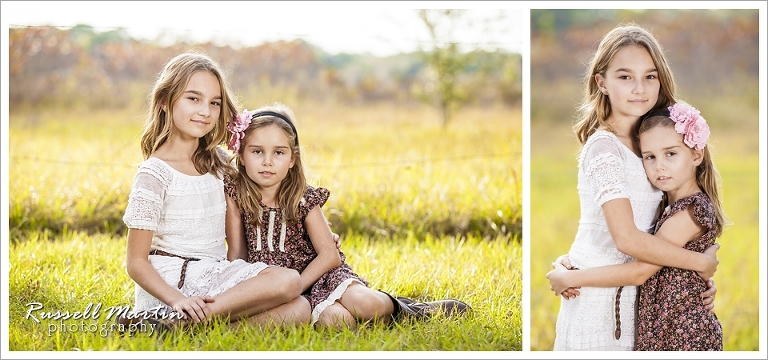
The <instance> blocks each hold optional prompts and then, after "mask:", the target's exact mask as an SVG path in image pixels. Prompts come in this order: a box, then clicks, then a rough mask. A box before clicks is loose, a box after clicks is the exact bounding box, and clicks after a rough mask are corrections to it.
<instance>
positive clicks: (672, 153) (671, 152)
mask: <svg viewBox="0 0 768 360" xmlns="http://www.w3.org/2000/svg"><path fill="white" fill-rule="evenodd" d="M675 154H677V153H676V152H674V151H670V152H668V153H667V156H675Z"/></svg>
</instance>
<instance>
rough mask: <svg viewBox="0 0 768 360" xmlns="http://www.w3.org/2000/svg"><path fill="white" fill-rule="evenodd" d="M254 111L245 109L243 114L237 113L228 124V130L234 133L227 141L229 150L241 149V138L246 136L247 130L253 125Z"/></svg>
mask: <svg viewBox="0 0 768 360" xmlns="http://www.w3.org/2000/svg"><path fill="white" fill-rule="evenodd" d="M252 117H253V113H252V112H250V111H248V109H245V110H243V113H242V114H237V115H236V116H235V118H234V119H232V121H231V122H230V123H229V124H227V130H229V132H231V133H232V137H230V139H229V142H228V143H227V145H228V147H229V150H232V151H234V152H237V151H238V150H240V140H242V139H243V138H245V130H246V129H248V126H250V125H251V119H252Z"/></svg>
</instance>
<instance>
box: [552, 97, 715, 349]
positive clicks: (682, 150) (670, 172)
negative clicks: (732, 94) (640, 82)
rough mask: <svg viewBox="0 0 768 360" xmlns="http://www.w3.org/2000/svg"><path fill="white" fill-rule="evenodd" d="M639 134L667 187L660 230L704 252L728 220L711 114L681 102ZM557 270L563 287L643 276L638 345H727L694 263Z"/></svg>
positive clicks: (646, 162)
mask: <svg viewBox="0 0 768 360" xmlns="http://www.w3.org/2000/svg"><path fill="white" fill-rule="evenodd" d="M638 134H639V135H638V137H639V146H640V151H641V154H642V160H643V167H644V169H645V172H646V174H647V177H648V179H649V180H650V181H651V183H652V184H653V185H654V186H655V187H657V188H659V189H660V190H662V191H664V197H663V199H662V202H661V204H660V206H659V209H658V211H659V212H660V213H661V216H660V218H659V219H658V221H657V222H656V225H655V227H654V231H653V232H654V234H655V235H656V236H657V237H661V238H664V239H666V240H667V241H669V242H671V243H673V244H675V245H677V246H680V247H683V248H685V249H687V250H691V251H696V252H704V251H705V250H706V249H707V248H709V247H710V246H712V245H714V244H715V239H716V238H718V237H719V236H720V235H721V234H722V231H723V226H724V224H725V223H726V222H727V220H726V219H725V215H724V213H723V209H722V205H721V202H720V198H719V196H718V187H719V185H718V182H719V175H718V172H717V170H716V169H715V166H714V164H713V162H712V157H711V155H710V152H709V148H708V147H707V146H706V145H707V139H708V137H709V134H710V131H709V126H708V125H707V123H706V120H705V119H704V118H703V117H701V116H700V113H699V111H698V110H696V109H695V108H693V107H691V106H688V105H687V104H684V103H677V104H675V105H673V106H670V107H668V108H663V109H661V110H657V111H654V112H651V113H650V114H648V115H647V116H645V117H644V118H643V119H641V123H640V126H639V130H638ZM553 271H554V270H553ZM557 273H558V274H559V276H554V277H553V278H552V279H555V281H556V282H559V284H558V285H557V286H559V287H562V286H574V287H575V286H586V285H589V286H615V285H617V284H637V285H640V284H642V285H641V286H640V291H639V304H638V306H639V308H638V326H637V340H636V350H655V351H671V350H691V351H706V350H723V330H722V327H721V324H720V322H719V321H718V319H717V316H716V315H715V314H714V313H713V312H710V311H707V310H706V309H705V308H704V307H702V306H701V298H700V296H699V294H700V293H702V292H703V291H705V290H706V289H707V285H706V283H705V281H704V280H702V279H701V278H700V277H699V276H698V275H697V273H696V272H695V271H692V270H685V269H681V268H676V267H662V266H659V265H654V264H649V263H643V262H640V261H633V262H630V263H628V264H624V265H616V266H606V267H601V268H600V267H599V268H593V269H586V270H583V271H567V270H563V269H560V270H558V271H557Z"/></svg>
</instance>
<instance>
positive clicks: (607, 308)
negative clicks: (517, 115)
mask: <svg viewBox="0 0 768 360" xmlns="http://www.w3.org/2000/svg"><path fill="white" fill-rule="evenodd" d="M585 84H586V85H587V87H586V89H585V92H584V100H583V102H582V105H581V107H580V109H579V110H580V120H579V121H578V122H577V123H576V124H575V126H574V130H575V132H576V135H577V137H578V139H579V141H580V142H581V144H582V148H581V153H580V155H579V174H578V191H579V197H580V199H581V200H580V201H581V211H582V212H581V219H580V220H579V228H578V232H577V234H576V238H575V240H574V242H573V245H572V246H571V249H570V251H569V257H570V262H571V264H573V266H574V267H576V268H579V269H587V268H592V267H597V266H604V265H613V264H622V263H626V262H629V261H631V260H632V259H633V257H634V258H637V259H639V260H642V261H646V262H651V263H655V264H659V265H664V266H675V267H680V268H685V269H690V270H694V271H696V272H697V273H698V274H699V275H700V276H701V277H702V278H705V279H708V278H710V277H711V276H712V275H713V274H714V272H715V270H716V268H717V264H718V260H717V258H716V257H715V256H714V253H715V252H716V250H717V247H716V246H715V247H712V248H711V249H709V250H707V252H705V253H704V254H702V253H699V252H695V251H690V250H685V249H682V248H680V247H678V246H675V245H674V244H671V243H668V242H666V241H664V240H663V239H659V238H656V237H654V236H653V235H651V234H648V231H649V230H651V229H652V226H653V224H654V218H655V215H656V208H657V207H658V205H659V203H660V202H661V199H662V192H661V191H660V190H659V189H656V188H655V187H653V185H652V184H651V183H650V182H649V181H648V179H647V178H646V176H645V172H644V170H643V164H642V160H641V158H640V152H639V149H638V146H637V144H636V143H635V142H634V141H633V140H634V139H633V136H632V134H633V133H634V129H635V128H636V126H637V124H638V121H639V119H640V117H641V116H642V115H644V114H646V113H648V112H649V111H651V110H653V109H657V108H662V107H666V106H670V105H672V104H673V103H674V90H675V84H674V79H673V77H672V73H671V70H670V69H669V66H668V65H667V61H666V59H665V57H664V54H663V51H662V49H661V46H660V45H659V43H658V42H657V41H656V39H655V38H654V37H653V36H652V35H651V34H650V33H648V32H647V31H646V30H645V29H642V28H640V27H638V26H634V25H628V26H619V27H617V28H615V29H613V30H611V31H610V32H609V33H608V34H606V35H605V36H604V37H603V39H602V41H601V42H600V45H599V46H598V49H597V52H596V53H595V56H594V57H593V58H592V60H591V62H590V65H589V68H588V72H587V73H586V78H585ZM635 299H636V287H635V286H625V287H623V288H621V287H609V288H601V287H582V288H581V289H580V296H578V297H577V298H575V299H572V300H570V301H567V299H563V300H562V301H561V306H560V313H559V314H558V318H557V325H556V336H555V347H554V349H555V350H632V349H633V348H634V343H635Z"/></svg>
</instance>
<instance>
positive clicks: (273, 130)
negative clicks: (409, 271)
mask: <svg viewBox="0 0 768 360" xmlns="http://www.w3.org/2000/svg"><path fill="white" fill-rule="evenodd" d="M228 129H229V131H230V132H231V133H232V138H231V141H230V142H229V146H230V150H233V151H234V152H235V155H234V163H235V166H236V167H237V170H238V172H237V175H235V176H227V177H225V179H224V185H225V191H226V194H227V206H228V207H227V225H226V227H227V239H228V243H229V244H230V248H229V250H228V254H229V255H228V256H229V258H230V259H237V258H245V259H247V260H248V261H249V262H255V263H259V262H264V263H267V264H270V265H276V266H284V267H287V268H291V269H295V270H297V271H299V273H300V274H301V280H302V283H303V288H302V292H303V295H304V296H305V297H306V298H307V299H308V300H309V303H310V305H311V308H312V324H317V325H319V326H331V327H337V328H341V327H349V328H355V327H356V325H357V322H358V321H360V322H366V321H370V320H380V321H382V322H388V321H389V320H390V319H391V318H392V317H393V316H395V315H398V314H410V315H413V316H415V317H424V316H426V315H430V314H433V313H436V312H443V313H444V314H445V315H454V314H461V313H464V312H465V311H466V310H467V309H468V306H467V304H465V303H463V302H461V301H458V300H453V299H447V300H441V301H434V302H426V303H425V302H415V301H412V300H410V299H407V298H399V297H393V296H391V295H389V294H387V293H384V292H381V291H376V290H373V289H370V288H369V287H368V281H367V280H365V279H364V278H362V277H361V276H359V275H358V274H356V273H355V272H354V271H353V270H352V268H351V267H350V266H349V265H348V264H347V263H346V262H345V260H346V257H345V255H344V254H343V253H342V252H340V251H339V250H338V249H337V247H336V244H335V243H334V242H333V240H332V239H331V230H330V228H329V227H328V222H327V220H326V219H325V216H324V215H323V213H322V210H321V207H322V206H323V205H324V204H325V202H326V201H327V200H328V196H329V195H330V192H329V191H328V190H327V189H324V188H318V187H313V186H311V185H308V184H307V182H306V178H305V175H304V169H303V166H302V162H301V155H300V151H299V138H298V134H297V132H296V128H295V126H294V116H293V112H292V111H291V110H290V109H289V108H288V107H286V106H284V105H282V104H279V103H278V104H274V105H272V106H265V107H262V108H259V109H257V110H256V111H252V112H251V111H247V110H246V111H244V112H243V113H242V114H240V115H238V116H237V117H235V119H234V120H233V122H232V123H230V124H229V125H228Z"/></svg>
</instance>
